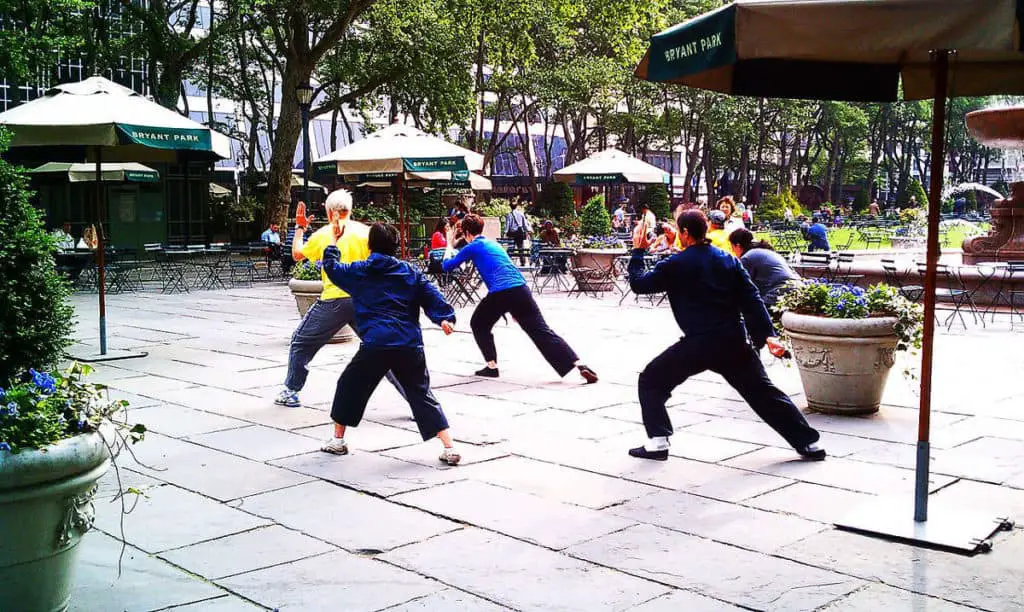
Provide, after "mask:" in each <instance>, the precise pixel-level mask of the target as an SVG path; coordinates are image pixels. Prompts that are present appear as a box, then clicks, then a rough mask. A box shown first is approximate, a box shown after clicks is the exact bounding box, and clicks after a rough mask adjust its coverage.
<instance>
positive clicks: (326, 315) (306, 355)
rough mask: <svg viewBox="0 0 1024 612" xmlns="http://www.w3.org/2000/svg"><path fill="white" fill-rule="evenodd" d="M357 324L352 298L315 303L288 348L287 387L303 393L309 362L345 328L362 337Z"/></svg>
mask: <svg viewBox="0 0 1024 612" xmlns="http://www.w3.org/2000/svg"><path fill="white" fill-rule="evenodd" d="M355 321H356V311H355V307H354V306H353V305H352V298H337V299H334V300H326V301H325V300H317V301H316V302H314V303H313V305H312V306H310V307H309V310H307V311H306V316H304V317H302V321H301V322H300V323H299V326H298V327H297V328H296V329H295V333H293V334H292V341H291V344H290V345H289V347H288V375H287V376H286V377H285V379H284V384H285V386H286V387H288V388H289V389H291V390H292V391H295V392H299V391H302V388H303V387H304V386H306V377H307V376H309V368H308V367H307V366H309V362H310V361H312V360H313V357H315V356H316V354H317V352H319V351H320V349H322V348H323V347H324V345H325V344H327V343H328V342H330V340H331V338H333V337H334V334H336V333H338V332H340V331H341V328H343V327H345V326H346V325H352V329H353V330H354V331H355V332H356V335H359V330H358V329H356V327H355ZM387 378H388V381H389V382H390V383H391V384H392V385H394V386H395V389H397V390H398V393H399V394H401V395H402V396H403V397H405V391H404V390H403V389H402V386H401V385H399V384H398V381H397V380H395V377H394V376H392V375H391V374H388V375H387Z"/></svg>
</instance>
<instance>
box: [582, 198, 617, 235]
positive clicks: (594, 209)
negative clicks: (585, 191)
mask: <svg viewBox="0 0 1024 612" xmlns="http://www.w3.org/2000/svg"><path fill="white" fill-rule="evenodd" d="M580 216H581V222H580V233H581V234H583V235H584V236H607V235H608V234H610V233H611V232H612V217H611V215H609V214H608V209H607V208H605V205H604V196H603V195H596V196H594V197H592V198H590V199H589V200H587V205H586V206H584V207H583V214H582V215H580Z"/></svg>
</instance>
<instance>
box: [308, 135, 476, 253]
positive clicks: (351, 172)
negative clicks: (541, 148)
mask: <svg viewBox="0 0 1024 612" xmlns="http://www.w3.org/2000/svg"><path fill="white" fill-rule="evenodd" d="M483 164H484V157H483V155H480V154H479V153H476V152H475V151H470V150H469V149H464V148H462V147H460V146H458V145H455V144H452V143H450V142H448V141H447V140H443V139H441V138H438V137H436V136H431V135H430V134H427V133H426V132H423V131H422V130H419V129H417V128H415V127H413V126H410V125H403V124H400V123H394V124H392V125H389V126H388V127H386V128H384V129H382V130H380V131H377V132H373V133H372V134H370V135H368V136H367V137H366V138H364V139H362V140H357V141H356V142H354V143H352V144H350V145H348V146H346V147H343V148H341V149H338V150H337V151H334V152H333V153H328V154H327V155H325V156H323V157H321V158H320V159H318V160H317V161H316V162H315V163H314V165H313V168H314V172H315V173H317V174H334V175H339V176H346V177H352V178H354V179H356V180H357V181H363V182H380V181H382V180H384V181H391V182H392V183H393V184H394V183H397V185H396V187H397V190H398V214H399V217H400V218H401V221H400V225H401V232H400V233H401V239H402V254H403V255H405V254H406V252H407V250H406V241H407V239H408V232H409V216H408V211H407V210H406V208H405V187H406V185H407V184H408V181H410V180H423V178H424V177H431V179H430V180H443V181H448V180H450V181H470V180H471V178H470V174H471V173H472V171H474V170H481V169H482V168H483Z"/></svg>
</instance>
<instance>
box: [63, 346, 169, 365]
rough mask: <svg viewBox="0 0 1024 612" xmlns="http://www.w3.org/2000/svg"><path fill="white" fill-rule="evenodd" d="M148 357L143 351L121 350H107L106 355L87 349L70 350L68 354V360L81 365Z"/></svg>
mask: <svg viewBox="0 0 1024 612" xmlns="http://www.w3.org/2000/svg"><path fill="white" fill-rule="evenodd" d="M148 355H149V353H147V352H145V351H126V350H123V349H108V350H107V352H106V354H103V355H101V354H100V352H99V350H96V349H93V348H92V347H88V348H83V349H81V350H77V351H76V350H74V349H72V350H71V351H70V352H69V353H68V359H72V360H74V361H80V362H82V363H103V362H105V361H121V360H122V359H138V358H140V357H146V356H148Z"/></svg>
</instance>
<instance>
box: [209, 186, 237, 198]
mask: <svg viewBox="0 0 1024 612" xmlns="http://www.w3.org/2000/svg"><path fill="white" fill-rule="evenodd" d="M210 197H211V198H213V199H214V200H230V199H231V198H233V197H235V192H234V190H232V189H228V188H227V187H225V186H223V185H218V184H217V183H210Z"/></svg>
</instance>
